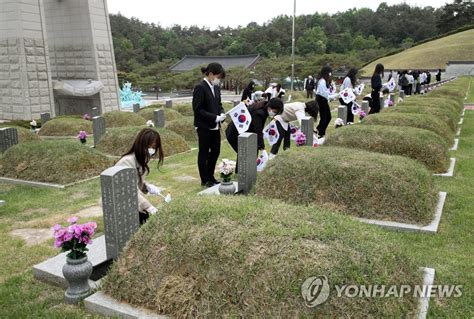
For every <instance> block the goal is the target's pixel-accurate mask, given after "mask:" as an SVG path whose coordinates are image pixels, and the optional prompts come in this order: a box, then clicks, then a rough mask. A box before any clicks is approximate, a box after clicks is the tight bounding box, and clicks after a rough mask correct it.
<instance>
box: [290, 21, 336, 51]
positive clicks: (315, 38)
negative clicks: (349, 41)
mask: <svg viewBox="0 0 474 319" xmlns="http://www.w3.org/2000/svg"><path fill="white" fill-rule="evenodd" d="M327 41H328V40H327V37H326V34H325V33H324V31H323V29H321V28H320V27H314V28H311V29H309V30H306V31H305V32H304V33H303V36H302V37H300V38H299V39H298V41H297V42H296V47H297V49H298V53H299V54H310V53H313V54H321V53H324V52H326V44H327Z"/></svg>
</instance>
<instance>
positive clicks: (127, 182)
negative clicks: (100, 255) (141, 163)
mask: <svg viewBox="0 0 474 319" xmlns="http://www.w3.org/2000/svg"><path fill="white" fill-rule="evenodd" d="M100 184H101V191H102V211H103V214H104V232H105V248H106V253H107V259H117V257H118V256H119V254H120V253H121V251H122V249H123V248H124V247H125V245H126V243H127V242H128V240H129V239H130V237H132V236H133V234H135V232H136V231H137V230H138V228H139V227H140V221H139V217H138V189H137V172H136V170H135V169H133V168H130V167H125V166H114V167H110V168H108V169H106V170H105V171H103V172H102V174H100Z"/></svg>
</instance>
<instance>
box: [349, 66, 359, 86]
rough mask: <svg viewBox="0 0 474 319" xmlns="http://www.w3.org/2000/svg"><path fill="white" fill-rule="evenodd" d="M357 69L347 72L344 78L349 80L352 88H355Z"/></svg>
mask: <svg viewBox="0 0 474 319" xmlns="http://www.w3.org/2000/svg"><path fill="white" fill-rule="evenodd" d="M357 72H358V71H357V69H356V68H352V69H350V70H349V72H347V75H346V77H348V78H349V79H351V83H352V86H353V87H355V85H356V82H357Z"/></svg>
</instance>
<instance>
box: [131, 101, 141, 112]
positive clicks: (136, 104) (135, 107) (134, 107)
mask: <svg viewBox="0 0 474 319" xmlns="http://www.w3.org/2000/svg"><path fill="white" fill-rule="evenodd" d="M138 111H140V104H138V103H135V104H133V113H138Z"/></svg>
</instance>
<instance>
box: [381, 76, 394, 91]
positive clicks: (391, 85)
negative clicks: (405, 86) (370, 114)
mask: <svg viewBox="0 0 474 319" xmlns="http://www.w3.org/2000/svg"><path fill="white" fill-rule="evenodd" d="M383 87H386V88H387V89H388V90H389V91H390V92H392V91H393V90H395V87H396V84H395V79H394V78H391V79H390V81H388V82H387V83H384V85H383Z"/></svg>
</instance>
